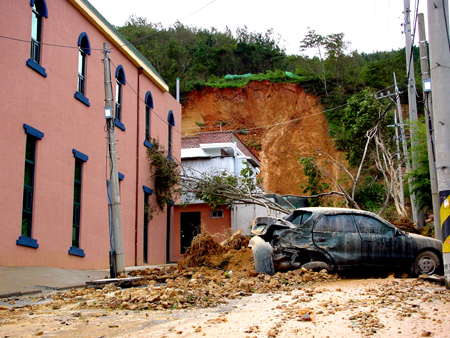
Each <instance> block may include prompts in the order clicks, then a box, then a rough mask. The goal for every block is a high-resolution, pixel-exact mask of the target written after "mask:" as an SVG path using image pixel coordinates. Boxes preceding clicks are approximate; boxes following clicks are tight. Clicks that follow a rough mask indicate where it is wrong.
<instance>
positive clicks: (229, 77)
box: [225, 73, 252, 80]
mask: <svg viewBox="0 0 450 338" xmlns="http://www.w3.org/2000/svg"><path fill="white" fill-rule="evenodd" d="M250 76H252V74H250V73H247V74H243V75H231V74H227V75H225V80H230V79H240V78H244V77H250Z"/></svg>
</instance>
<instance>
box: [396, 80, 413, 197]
mask: <svg viewBox="0 0 450 338" xmlns="http://www.w3.org/2000/svg"><path fill="white" fill-rule="evenodd" d="M394 85H395V97H396V98H397V114H398V122H399V123H398V126H399V128H400V135H401V140H402V148H403V156H404V159H405V163H406V172H408V173H409V172H410V171H411V162H410V160H409V153H408V145H407V141H406V134H405V125H404V124H403V112H402V104H401V102H400V94H401V93H400V91H399V90H398V86H397V78H396V76H395V73H394ZM402 191H403V187H402Z"/></svg>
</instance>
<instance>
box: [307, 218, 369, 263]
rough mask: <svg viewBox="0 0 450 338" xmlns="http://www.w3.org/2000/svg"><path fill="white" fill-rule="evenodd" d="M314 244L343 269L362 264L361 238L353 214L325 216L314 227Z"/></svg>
mask: <svg viewBox="0 0 450 338" xmlns="http://www.w3.org/2000/svg"><path fill="white" fill-rule="evenodd" d="M313 242H314V245H316V246H317V247H318V248H320V249H322V250H324V251H326V252H328V253H329V254H330V255H331V256H332V257H333V260H334V264H336V265H337V266H339V267H338V268H340V269H343V268H346V267H349V266H350V265H357V264H361V245H362V243H361V236H360V235H359V233H358V230H357V228H356V226H355V223H354V221H353V218H352V215H351V214H338V215H324V216H322V217H321V218H320V219H319V220H318V221H317V222H316V224H315V225H314V228H313Z"/></svg>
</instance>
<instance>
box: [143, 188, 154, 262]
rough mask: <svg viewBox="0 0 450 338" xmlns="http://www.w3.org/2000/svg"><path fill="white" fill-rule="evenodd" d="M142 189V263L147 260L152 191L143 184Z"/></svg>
mask: <svg viewBox="0 0 450 338" xmlns="http://www.w3.org/2000/svg"><path fill="white" fill-rule="evenodd" d="M142 188H143V189H144V229H143V230H144V231H143V236H144V238H143V241H142V243H143V253H144V256H143V261H144V263H147V262H148V222H149V221H150V217H149V210H148V208H149V197H150V195H151V194H152V193H153V190H152V189H150V188H149V187H146V186H145V185H143V186H142Z"/></svg>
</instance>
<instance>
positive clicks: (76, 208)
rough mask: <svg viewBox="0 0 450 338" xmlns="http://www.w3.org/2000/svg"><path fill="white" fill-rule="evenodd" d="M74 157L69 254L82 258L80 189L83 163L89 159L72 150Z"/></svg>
mask: <svg viewBox="0 0 450 338" xmlns="http://www.w3.org/2000/svg"><path fill="white" fill-rule="evenodd" d="M72 152H73V156H74V157H75V171H74V185H73V217H72V247H71V248H70V250H69V254H72V255H76V256H82V257H84V252H83V250H81V249H80V225H81V188H82V178H83V163H84V162H86V161H87V160H88V159H89V157H88V156H87V155H85V154H83V153H81V152H79V151H78V150H75V149H73V150H72Z"/></svg>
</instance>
